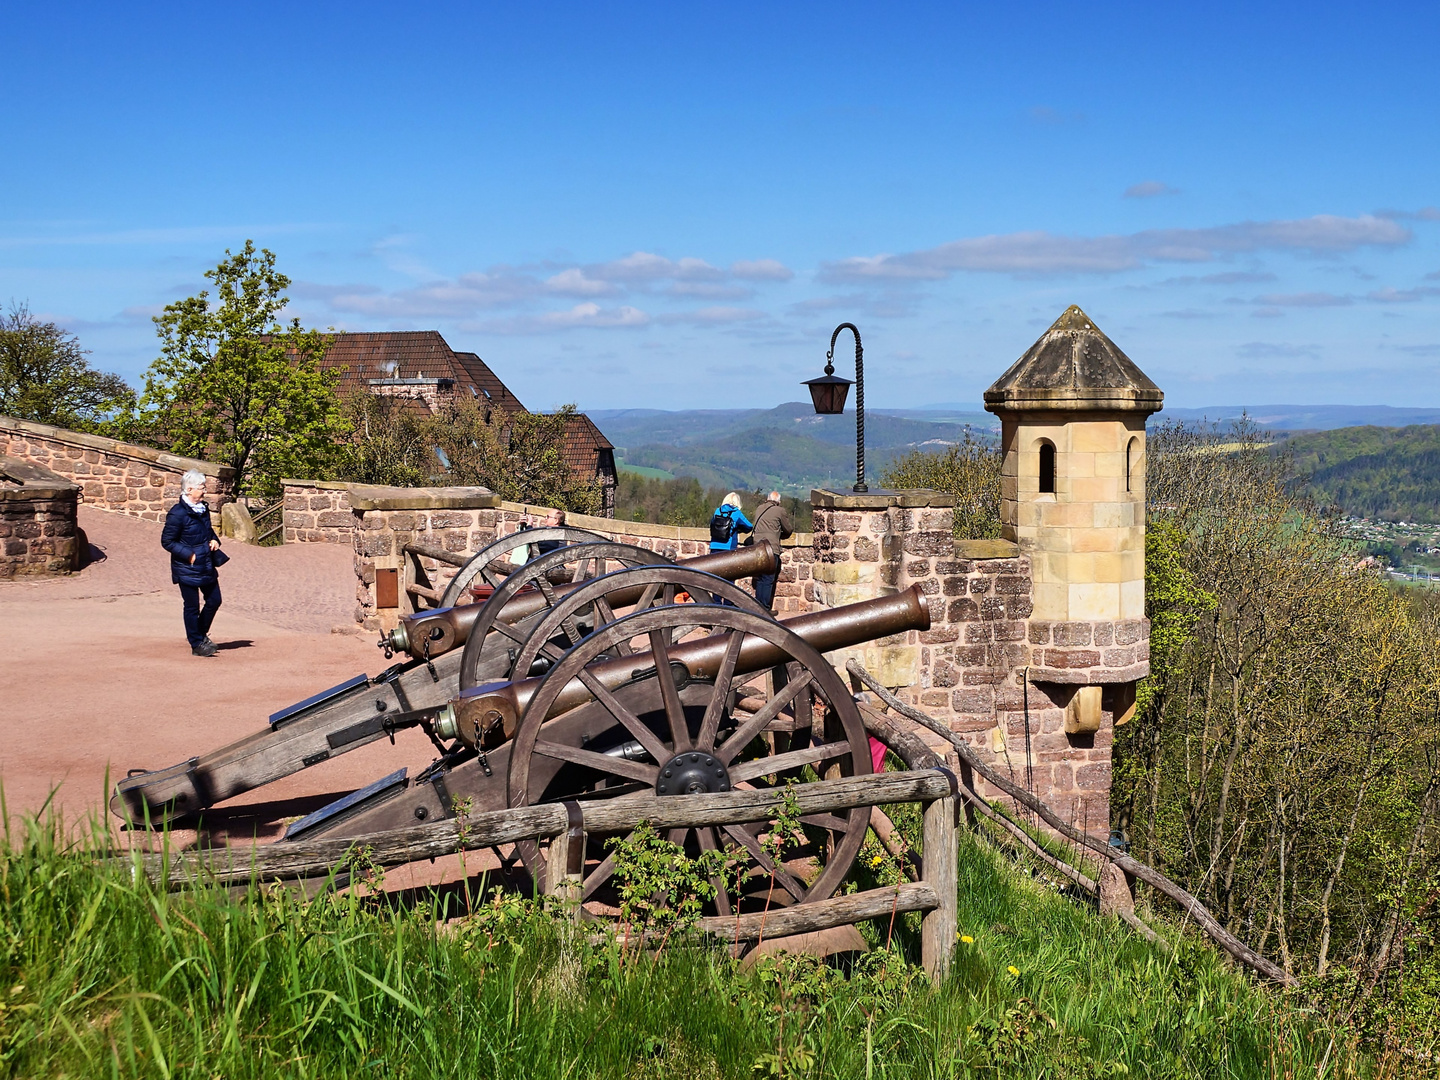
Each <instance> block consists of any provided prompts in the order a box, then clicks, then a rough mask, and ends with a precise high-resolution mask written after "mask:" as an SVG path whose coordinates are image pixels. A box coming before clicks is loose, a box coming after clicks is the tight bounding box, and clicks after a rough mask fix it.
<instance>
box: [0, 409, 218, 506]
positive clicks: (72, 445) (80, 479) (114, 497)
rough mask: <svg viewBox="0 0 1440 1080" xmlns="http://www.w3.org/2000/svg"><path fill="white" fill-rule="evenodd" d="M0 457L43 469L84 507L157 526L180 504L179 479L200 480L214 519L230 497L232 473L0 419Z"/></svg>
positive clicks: (145, 448) (100, 437) (144, 449)
mask: <svg viewBox="0 0 1440 1080" xmlns="http://www.w3.org/2000/svg"><path fill="white" fill-rule="evenodd" d="M0 454H6V455H9V456H11V457H17V458H20V459H22V460H25V461H30V462H34V463H35V464H37V465H42V466H44V467H45V468H47V469H49V470H51V471H52V472H54V473H56V474H58V475H59V476H61V477H63V478H64V479H66V480H70V481H73V482H74V483H75V484H77V485H78V486H79V489H80V492H79V498H80V499H81V501H83V502H84V503H85V504H86V505H88V506H94V507H97V508H98V509H101V510H110V511H113V512H115V513H121V514H128V515H130V516H131V517H139V518H145V519H146V520H149V521H159V520H161V519H162V518H164V516H165V513H166V511H167V510H169V509H170V507H171V506H172V505H174V503H175V502H176V501H177V500H178V499H179V498H180V478H181V477H182V476H183V475H184V474H185V473H186V472H188V471H189V470H191V469H195V470H197V471H199V472H201V473H203V474H204V475H205V490H206V496H207V498H208V499H209V501H210V508H211V511H212V512H213V513H214V514H217V515H218V513H219V510H220V506H221V504H223V503H226V502H229V501H231V500H232V499H233V498H234V497H235V490H234V488H235V483H234V481H235V470H234V469H232V468H230V467H229V466H228V465H217V464H216V463H215V462H213V461H201V460H199V459H198V458H187V457H180V456H178V455H176V454H167V453H165V452H164V451H163V450H156V449H154V448H153V447H149V446H137V445H135V444H133V443H126V442H121V441H120V440H118V439H111V438H107V437H105V436H103V435H90V434H87V433H85V432H81V431H67V430H66V429H64V428H58V427H52V426H51V425H49V424H36V423H33V422H31V421H29V420H16V419H15V418H13V417H9V416H0Z"/></svg>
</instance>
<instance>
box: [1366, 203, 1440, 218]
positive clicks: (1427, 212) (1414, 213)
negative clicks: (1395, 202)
mask: <svg viewBox="0 0 1440 1080" xmlns="http://www.w3.org/2000/svg"><path fill="white" fill-rule="evenodd" d="M1375 216H1376V217H1381V218H1388V219H1390V220H1391V221H1440V207H1436V206H1422V207H1421V208H1420V209H1419V210H1376V211H1375Z"/></svg>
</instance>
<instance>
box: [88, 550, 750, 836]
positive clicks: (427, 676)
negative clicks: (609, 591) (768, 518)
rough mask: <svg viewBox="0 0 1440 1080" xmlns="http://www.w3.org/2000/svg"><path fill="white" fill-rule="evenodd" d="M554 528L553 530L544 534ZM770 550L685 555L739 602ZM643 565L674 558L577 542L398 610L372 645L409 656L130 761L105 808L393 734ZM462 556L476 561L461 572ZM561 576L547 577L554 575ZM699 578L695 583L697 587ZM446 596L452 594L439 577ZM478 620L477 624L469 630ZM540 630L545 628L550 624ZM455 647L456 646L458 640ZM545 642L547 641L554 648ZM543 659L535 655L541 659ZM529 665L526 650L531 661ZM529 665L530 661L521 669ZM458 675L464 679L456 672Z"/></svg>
mask: <svg viewBox="0 0 1440 1080" xmlns="http://www.w3.org/2000/svg"><path fill="white" fill-rule="evenodd" d="M578 532H579V530H566V529H535V530H529V531H528V532H526V533H522V534H519V535H520V536H521V537H523V538H525V540H526V541H527V542H529V543H531V544H532V545H533V544H535V543H539V542H542V541H544V540H546V539H554V540H563V539H564V538H565V537H564V536H563V535H561V534H574V533H578ZM551 534H555V535H553V536H552V535H551ZM519 546H520V543H519V542H517V540H516V537H514V536H511V537H506V538H504V539H503V540H502V541H499V542H497V544H494V545H491V546H490V547H487V548H485V549H484V550H482V551H481V552H479V553H478V554H477V555H475V556H474V557H473V558H472V559H471V560H470V562H469V563H468V564H467V566H466V567H464V568H462V569H461V571H460V573H458V574H457V575H456V577H455V580H453V581H452V582H451V583H450V584H451V586H452V587H454V586H456V583H457V582H459V587H458V588H457V589H455V593H456V595H460V596H463V595H464V594H465V592H466V590H467V589H469V588H471V587H472V586H471V584H470V583H471V582H473V581H474V580H475V579H476V578H477V577H478V578H481V579H482V580H484V581H485V582H486V584H487V585H489V583H490V581H491V580H492V578H491V577H487V575H493V573H494V570H493V567H494V566H495V564H496V561H497V556H496V554H495V552H496V550H497V549H499V550H500V552H501V554H502V555H503V554H505V553H506V552H509V551H513V550H515V549H516V548H518V547H519ZM777 559H778V556H777V554H776V553H775V552H774V551H773V550H772V549H771V548H770V547H769V545H768V544H761V545H756V546H755V547H752V548H748V549H742V550H741V551H739V552H718V553H715V554H713V555H705V556H700V557H699V558H698V559H694V560H689V562H688V564H687V565H690V566H701V567H706V568H709V569H710V570H713V571H714V573H713V574H707V575H705V577H706V578H707V580H708V581H709V583H710V584H709V586H708V589H707V590H702V596H703V597H704V598H705V599H711V598H712V596H713V598H719V594H718V593H713V590H715V589H719V590H722V591H723V592H724V596H725V598H726V599H727V600H729V601H730V602H744V601H747V600H748V602H749V603H751V604H753V599H749V594H747V593H745V592H744V591H743V590H741V589H739V588H738V587H737V586H735V585H733V584H732V583H731V582H730V581H729V580H727V579H730V578H739V577H747V576H752V575H754V574H756V573H762V572H764V571H765V570H767V569H770V568H773V567H774V566H775V565H776V562H777ZM634 565H649V566H653V567H655V568H656V569H657V571H658V572H659V573H660V574H661V576H662V577H663V575H664V574H665V573H666V572H667V571H668V570H669V569H673V568H674V566H675V564H671V563H668V562H666V561H665V560H664V558H663V556H660V555H658V554H656V553H655V552H652V551H646V550H644V549H642V548H637V547H632V546H630V545H625V544H617V543H613V542H611V541H601V542H597V543H580V544H572V545H570V546H567V547H563V548H561V549H559V550H557V551H552V552H549V553H547V554H545V555H541V556H539V557H538V558H536V559H532V560H531V561H530V562H529V563H527V564H525V565H524V566H522V567H518V568H514V569H513V570H512V572H511V573H510V575H509V576H508V577H506V578H504V579H499V578H493V580H494V582H495V584H494V585H490V587H491V588H493V589H494V593H493V594H492V595H491V597H490V598H489V599H488V600H487V601H486V602H485V603H483V604H468V605H464V606H460V607H454V608H442V609H436V610H431V611H425V612H420V613H417V614H415V615H411V616H406V617H404V618H403V619H402V620H401V625H400V627H398V628H397V630H396V631H392V632H391V633H390V634H382V635H381V641H380V644H381V646H382V647H384V648H385V649H386V656H387V659H388V658H390V657H392V656H393V655H394V653H395V651H397V646H398V647H399V650H398V651H401V652H404V653H406V654H407V655H406V658H405V659H404V660H402V661H401V662H399V663H397V664H394V665H392V666H391V667H389V668H387V669H386V670H385V671H383V672H381V673H380V674H379V675H376V676H374V677H373V678H372V677H368V676H366V675H357V676H355V677H354V678H352V679H349V680H347V681H346V682H344V683H341V684H339V685H338V686H334V687H331V688H330V689H328V690H325V691H322V692H320V693H319V694H316V695H314V696H312V697H309V698H307V699H305V700H304V701H301V702H297V703H296V704H294V705H291V706H289V707H288V708H285V709H281V710H279V711H278V712H276V713H273V714H272V715H271V716H270V718H269V725H268V726H267V728H265V729H263V730H261V731H259V732H256V733H255V734H253V735H249V736H247V737H245V738H243V739H240V740H238V741H236V742H234V743H231V744H230V745H228V746H224V747H221V748H220V749H218V750H215V751H212V752H211V753H209V754H206V755H203V756H199V757H192V758H190V759H188V760H186V761H183V762H181V763H179V764H178V765H174V766H171V767H170V768H167V769H160V770H154V771H148V772H147V771H136V772H132V773H131V774H130V775H129V776H127V777H126V778H125V779H124V780H122V781H121V782H120V783H119V784H117V785H116V789H115V794H114V796H113V797H112V799H111V801H110V808H111V810H112V811H113V812H114V813H115V814H116V815H118V816H120V817H122V818H125V819H127V820H129V821H132V822H142V821H146V820H148V821H150V822H151V823H154V824H159V823H163V822H165V821H169V820H173V819H175V818H179V817H183V816H186V815H190V814H194V813H196V812H198V811H200V810H203V809H205V808H207V807H209V806H213V805H214V804H216V803H218V802H221V801H223V800H225V799H228V798H231V797H233V796H235V795H239V794H241V793H243V792H245V791H249V790H252V789H254V788H256V787H260V786H261V785H264V784H267V783H270V782H272V781H274V780H278V779H280V778H281V777H284V776H289V775H291V774H293V773H295V772H298V771H300V770H302V769H306V768H309V767H311V766H314V765H318V764H320V763H321V762H323V761H327V760H329V759H330V758H332V757H337V756H339V755H340V754H344V753H347V752H349V751H351V750H355V749H358V748H359V747H361V746H365V745H368V744H369V743H373V742H376V741H378V740H379V739H383V738H386V737H390V738H392V739H393V736H394V733H395V732H396V731H397V730H399V729H400V728H402V727H405V726H410V725H409V724H408V723H407V718H410V717H414V716H416V715H417V714H419V715H425V711H426V710H428V709H433V708H434V707H436V706H440V705H444V704H445V703H447V702H448V701H449V700H450V699H451V698H452V697H453V696H454V695H455V694H456V693H457V692H458V690H460V689H462V688H463V686H465V685H472V684H474V681H476V680H480V681H483V680H486V679H496V678H506V677H509V676H510V675H511V674H512V673H513V670H514V660H515V658H516V656H517V655H518V653H519V651H520V649H521V647H523V646H524V645H525V644H526V642H527V641H528V638H529V635H530V631H531V630H532V629H534V628H535V627H536V626H538V625H539V624H541V623H542V622H544V620H545V616H546V614H547V613H549V612H551V611H552V609H553V607H554V605H555V604H556V603H558V602H560V601H562V600H563V599H564V598H565V597H567V596H569V595H570V594H571V593H573V592H575V591H576V590H577V589H579V588H581V587H582V586H583V585H584V584H585V582H586V581H587V580H588V579H589V578H590V577H594V576H597V575H603V574H604V573H605V572H606V571H607V570H609V569H610V568H612V567H614V566H622V567H623V566H634ZM470 567H478V569H476V570H475V572H474V573H473V574H467V570H468V569H469V568H470ZM552 578H555V579H557V580H561V581H562V584H560V585H555V584H552V581H551V579H552ZM697 588H699V586H697ZM445 595H446V596H449V595H451V589H450V588H447V590H446V593H445ZM674 595H675V593H674V591H673V590H671V591H669V592H666V590H665V589H664V588H663V587H661V589H660V590H659V592H658V593H654V594H650V595H647V594H645V592H644V590H642V591H641V593H640V594H638V595H633V596H631V595H629V594H627V595H626V596H617V597H615V598H612V599H611V600H610V601H609V602H608V603H607V602H606V601H604V600H603V599H602V603H601V605H600V606H599V608H598V612H599V614H598V616H597V608H596V605H595V604H594V603H593V601H592V602H590V603H589V605H588V607H586V606H584V605H581V606H572V608H570V609H568V610H569V614H568V615H567V625H566V626H563V627H562V628H561V631H562V632H563V633H566V634H570V635H573V637H572V638H571V639H569V640H572V641H573V638H574V637H579V636H581V635H583V633H585V632H588V630H590V629H593V628H594V626H596V625H597V622H596V620H597V617H598V618H599V620H600V622H601V623H603V622H604V621H607V619H606V617H605V613H606V612H608V613H609V614H610V617H611V618H613V609H614V608H615V607H623V606H624V605H625V604H632V605H633V604H635V603H636V602H643V604H644V606H649V604H651V603H653V602H654V601H655V600H656V599H657V598H658V599H661V600H663V599H664V597H666V596H669V597H671V598H672V599H673V597H674ZM477 628H478V629H477ZM546 632H547V633H553V631H550V630H548V629H547V631H546ZM460 646H464V648H463V649H461V648H460ZM552 651H553V650H552ZM548 662H549V661H548V659H547V660H545V661H544V662H543V663H542V664H541V666H542V667H543V666H544V664H546V663H548ZM531 664H532V666H534V661H531ZM526 670H527V671H528V670H529V668H527V669H526ZM462 675H463V678H462ZM421 726H423V727H424V728H425V730H426V731H427V734H429V735H430V736H431V739H432V741H433V742H434V743H435V745H436V748H437V749H438V750H439V751H440V752H441V754H442V755H444V754H446V753H447V752H449V747H448V746H447V745H446V744H445V742H444V741H442V737H440V736H438V735H437V734H436V733H435V732H434V730H433V729H432V728H431V727H430V726H428V725H421Z"/></svg>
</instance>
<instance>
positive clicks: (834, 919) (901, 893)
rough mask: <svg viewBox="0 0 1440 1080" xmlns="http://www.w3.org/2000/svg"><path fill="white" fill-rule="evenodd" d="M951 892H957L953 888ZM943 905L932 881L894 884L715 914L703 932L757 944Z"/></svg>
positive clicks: (705, 921)
mask: <svg viewBox="0 0 1440 1080" xmlns="http://www.w3.org/2000/svg"><path fill="white" fill-rule="evenodd" d="M952 882H953V877H952ZM950 891H951V893H952V894H953V893H954V891H955V890H954V888H953V885H952V888H951V890H950ZM940 902H941V900H940V896H939V895H938V894H937V893H936V890H935V888H934V886H932V885H931V884H930V883H929V882H921V883H920V884H918V885H892V886H889V887H888V888H884V889H870V890H868V891H866V892H862V893H851V894H850V895H849V896H835V897H831V898H830V899H829V900H817V901H815V902H814V903H813V904H796V905H795V906H793V907H787V908H777V909H775V910H773V911H767V912H764V913H763V914H762V913H759V912H752V913H750V914H748V915H740V916H735V915H730V916H724V915H712V916H710V917H709V918H705V919H701V920H700V929H701V930H702V931H704V932H705V933H707V934H712V935H714V936H715V937H718V938H720V939H721V940H722V941H755V940H756V939H758V938H759V937H760V936H761V935H762V934H763V935H764V936H765V937H766V938H772V937H789V936H790V935H791V934H810V933H814V932H815V931H817V930H829V929H830V928H831V927H834V926H847V925H849V924H851V923H857V922H860V921H861V920H862V919H880V918H884V917H885V916H887V915H889V914H890V913H891V912H896V913H899V912H903V911H929V910H931V909H933V908H936V907H938V906H939V905H940ZM952 936H953V931H952ZM952 944H953V942H952Z"/></svg>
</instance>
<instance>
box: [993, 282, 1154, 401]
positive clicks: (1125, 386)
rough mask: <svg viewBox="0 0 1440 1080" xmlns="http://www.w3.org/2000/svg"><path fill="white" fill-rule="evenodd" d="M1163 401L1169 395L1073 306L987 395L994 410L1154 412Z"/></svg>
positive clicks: (1001, 377) (995, 383) (997, 381)
mask: <svg viewBox="0 0 1440 1080" xmlns="http://www.w3.org/2000/svg"><path fill="white" fill-rule="evenodd" d="M1164 403H1165V393H1164V391H1162V390H1161V389H1160V388H1159V387H1158V386H1156V385H1155V384H1154V383H1153V382H1151V381H1150V379H1149V378H1148V377H1147V376H1146V375H1145V373H1144V372H1143V371H1141V370H1140V369H1139V368H1138V367H1136V366H1135V362H1134V361H1133V360H1131V359H1130V358H1129V357H1128V356H1126V355H1125V354H1124V353H1123V352H1121V351H1120V349H1119V347H1118V346H1117V345H1116V344H1115V343H1114V342H1113V341H1111V340H1110V339H1109V338H1108V337H1106V336H1105V335H1104V334H1103V333H1102V332H1101V330H1100V328H1099V327H1098V326H1096V325H1095V323H1094V321H1093V320H1092V319H1091V318H1090V316H1089V315H1086V314H1085V312H1083V311H1081V310H1080V308H1079V307H1077V306H1076V305H1074V304H1071V305H1070V306H1069V307H1068V308H1066V309H1065V314H1063V315H1061V316H1060V318H1058V319H1056V320H1055V322H1054V324H1053V325H1052V326H1051V327H1050V329H1049V330H1046V331H1045V333H1043V334H1041V335H1040V340H1039V341H1037V342H1035V344H1034V345H1031V346H1030V348H1029V349H1028V350H1026V352H1025V355H1024V356H1022V357H1020V359H1019V360H1016V361H1015V363H1013V364H1011V365H1010V369H1009V370H1008V371H1006V372H1005V374H1004V375H1001V376H1000V378H998V379H996V380H995V382H994V384H993V385H992V386H991V387H990V389H989V390H986V391H985V408H986V409H988V410H989V411H991V412H1009V411H1020V410H1024V411H1030V410H1034V409H1059V410H1065V411H1073V410H1104V411H1107V412H1112V411H1125V412H1146V413H1152V412H1158V411H1159V410H1160V409H1161V407H1162V406H1163V405H1164Z"/></svg>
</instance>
